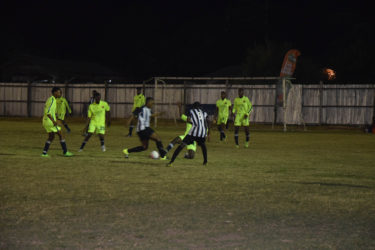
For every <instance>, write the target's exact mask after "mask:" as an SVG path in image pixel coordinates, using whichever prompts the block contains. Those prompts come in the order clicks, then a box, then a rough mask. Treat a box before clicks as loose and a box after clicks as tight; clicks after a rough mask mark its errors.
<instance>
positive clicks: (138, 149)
mask: <svg viewBox="0 0 375 250" xmlns="http://www.w3.org/2000/svg"><path fill="white" fill-rule="evenodd" d="M144 150H145V148H144V147H142V146H138V147H135V148H131V149H129V150H128V152H129V153H134V152H142V151H144Z"/></svg>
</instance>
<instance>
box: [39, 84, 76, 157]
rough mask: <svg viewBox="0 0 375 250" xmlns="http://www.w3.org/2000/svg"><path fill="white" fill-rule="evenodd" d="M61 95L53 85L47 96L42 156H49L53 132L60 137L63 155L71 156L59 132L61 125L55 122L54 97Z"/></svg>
mask: <svg viewBox="0 0 375 250" xmlns="http://www.w3.org/2000/svg"><path fill="white" fill-rule="evenodd" d="M60 97H61V90H60V88H58V87H54V88H53V89H52V96H51V97H49V98H48V99H47V101H46V104H45V106H44V115H43V127H44V128H45V130H46V131H47V133H48V139H47V141H46V143H45V145H44V149H43V153H42V155H41V156H42V157H49V155H48V149H49V146H50V145H51V143H52V142H53V139H54V138H55V134H57V135H58V136H59V138H60V144H61V148H62V150H63V155H64V156H67V157H69V156H73V154H72V153H70V152H69V151H68V149H67V147H66V143H65V138H64V136H63V135H62V133H61V127H60V126H58V125H57V122H56V99H57V98H60Z"/></svg>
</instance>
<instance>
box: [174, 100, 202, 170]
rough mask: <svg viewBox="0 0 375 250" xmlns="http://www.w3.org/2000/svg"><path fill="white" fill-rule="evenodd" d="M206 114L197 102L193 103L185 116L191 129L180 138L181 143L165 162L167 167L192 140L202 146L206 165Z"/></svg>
mask: <svg viewBox="0 0 375 250" xmlns="http://www.w3.org/2000/svg"><path fill="white" fill-rule="evenodd" d="M207 118H208V116H207V113H206V112H203V111H202V109H201V105H200V103H199V102H195V103H194V104H193V108H192V109H191V110H190V112H189V115H188V117H187V122H189V123H191V125H192V126H191V129H190V130H189V133H188V134H187V135H186V136H185V138H184V139H183V140H182V144H181V145H179V146H178V148H176V150H175V151H174V153H173V156H172V159H171V161H170V162H169V163H168V164H167V167H172V164H173V162H174V160H175V159H176V157H177V156H178V154H179V153H180V152H181V150H182V149H183V148H184V147H185V146H186V145H190V144H192V143H193V142H196V143H197V144H198V145H199V146H200V147H201V148H202V154H203V165H204V166H206V165H207V148H206V144H205V141H206V137H207V135H208V120H207Z"/></svg>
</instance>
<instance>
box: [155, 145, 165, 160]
mask: <svg viewBox="0 0 375 250" xmlns="http://www.w3.org/2000/svg"><path fill="white" fill-rule="evenodd" d="M156 147H157V148H158V150H159V154H160V157H161V158H163V157H164V156H165V155H166V154H167V152H166V151H165V150H164V148H163V143H162V142H161V141H157V142H156Z"/></svg>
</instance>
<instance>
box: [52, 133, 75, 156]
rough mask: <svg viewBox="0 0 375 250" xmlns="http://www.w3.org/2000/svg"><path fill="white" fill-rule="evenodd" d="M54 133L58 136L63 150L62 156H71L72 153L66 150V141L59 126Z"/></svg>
mask: <svg viewBox="0 0 375 250" xmlns="http://www.w3.org/2000/svg"><path fill="white" fill-rule="evenodd" d="M56 134H57V135H58V136H59V138H60V144H61V148H62V150H63V155H64V156H73V154H72V153H70V152H69V151H68V148H67V146H66V142H65V138H64V135H63V134H62V133H61V129H60V127H59V129H58V131H57V132H56Z"/></svg>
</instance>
